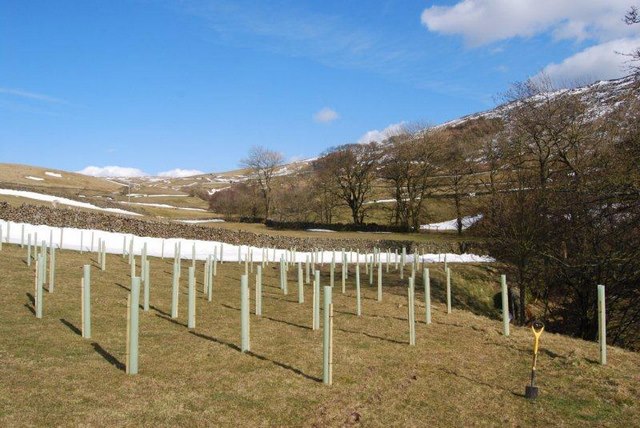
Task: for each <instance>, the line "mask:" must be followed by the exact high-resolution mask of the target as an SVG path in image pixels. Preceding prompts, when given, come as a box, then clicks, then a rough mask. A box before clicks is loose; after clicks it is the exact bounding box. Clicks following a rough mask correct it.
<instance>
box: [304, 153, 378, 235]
mask: <svg viewBox="0 0 640 428" xmlns="http://www.w3.org/2000/svg"><path fill="white" fill-rule="evenodd" d="M379 158H380V148H379V146H378V145H377V144H376V143H370V144H353V145H348V146H343V147H339V148H338V149H336V150H334V151H332V152H330V153H328V154H326V155H325V156H323V157H321V158H320V159H318V160H317V161H315V162H314V169H315V170H316V171H317V173H318V174H320V175H321V176H322V177H325V179H327V180H330V182H331V183H332V184H333V186H331V187H330V189H333V191H334V192H335V195H336V196H337V197H339V198H340V199H341V200H343V201H344V202H345V203H346V204H347V206H349V209H350V210H351V217H352V219H353V222H354V224H362V223H363V222H364V217H365V213H366V210H365V209H364V203H365V201H366V200H367V197H368V196H369V195H370V194H371V191H372V189H373V182H374V180H375V178H376V168H377V165H378V160H379Z"/></svg>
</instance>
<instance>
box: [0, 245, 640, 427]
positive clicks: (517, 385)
mask: <svg viewBox="0 0 640 428" xmlns="http://www.w3.org/2000/svg"><path fill="white" fill-rule="evenodd" d="M24 255H25V252H24V250H23V249H20V248H19V247H18V246H15V245H11V246H10V245H5V246H4V248H3V250H2V252H0V271H2V272H3V277H4V288H5V291H4V292H3V293H1V294H0V317H2V320H3V323H2V324H1V325H0V356H1V358H2V361H3V364H2V365H1V366H0V376H1V377H2V379H3V382H1V383H0V424H2V425H3V426H34V425H35V426H57V425H78V424H88V425H109V426H113V425H120V426H122V425H128V426H140V425H158V426H160V425H190V426H205V425H209V424H211V423H212V421H216V423H217V424H219V425H234V426H238V425H241V426H249V425H251V426H258V425H269V426H274V425H277V426H283V425H293V426H318V427H320V426H355V425H363V426H372V425H375V426H394V425H402V426H424V425H426V424H428V425H430V426H469V425H490V426H495V425H500V426H543V425H548V426H633V425H635V424H636V423H637V420H638V418H640V407H639V404H638V400H637V397H638V396H639V395H640V389H639V388H640V369H639V368H640V356H639V355H638V354H636V353H632V352H628V351H624V350H621V349H618V348H613V347H610V348H609V363H608V365H607V366H601V365H599V364H598V363H597V355H598V351H597V345H596V344H595V343H592V342H585V341H581V340H576V339H571V338H568V337H564V336H560V335H555V334H548V333H545V334H543V336H542V339H541V353H540V357H539V362H538V385H539V387H540V397H539V398H538V400H537V401H535V402H530V401H528V400H526V399H525V398H524V397H523V396H522V394H523V392H524V386H525V385H526V384H527V382H528V381H529V373H530V364H531V345H532V335H531V332H530V331H529V330H528V329H526V328H517V327H513V328H512V334H511V336H510V337H508V338H506V337H503V336H502V335H501V323H500V321H499V320H497V319H494V318H489V317H487V316H480V315H475V314H473V313H472V312H470V311H469V310H471V311H476V312H478V311H487V310H488V311H489V312H485V313H486V314H487V315H491V309H490V308H488V307H487V302H486V301H484V300H480V296H482V294H480V295H478V294H469V293H470V291H471V290H472V288H470V287H471V286H473V285H474V284H475V286H476V287H482V288H484V289H486V290H487V291H490V290H496V289H497V274H498V273H499V270H498V269H496V268H495V267H491V266H473V265H466V266H459V267H456V266H453V271H454V274H453V284H454V290H453V292H454V311H453V313H452V314H450V315H447V314H446V310H445V305H444V304H443V296H444V288H443V283H444V282H443V281H444V275H443V273H442V269H441V268H442V266H441V265H436V264H434V265H432V266H431V268H432V278H433V282H432V287H433V296H434V308H433V311H434V312H433V323H432V324H431V325H426V324H424V321H423V317H424V312H423V311H424V304H423V295H422V292H421V288H420V287H418V288H417V292H416V300H417V302H418V304H417V308H416V317H417V319H418V325H417V327H416V329H417V344H416V346H415V347H414V346H409V345H408V344H407V318H406V316H407V307H406V295H405V281H400V280H399V279H398V276H397V272H391V273H390V274H388V275H385V278H384V284H385V285H384V298H383V301H382V302H381V303H378V302H376V301H375V299H376V297H375V288H373V287H369V286H366V285H365V286H363V293H364V294H363V315H362V316H361V317H357V316H356V315H355V313H354V304H355V303H354V302H355V301H354V285H353V275H351V276H350V279H349V281H348V285H347V292H346V294H342V293H340V291H339V287H336V289H335V291H334V305H335V310H334V311H335V318H334V332H335V333H334V335H335V336H334V346H335V351H334V384H333V385H332V386H330V387H328V386H326V385H323V384H322V383H321V382H320V381H319V379H320V377H321V373H322V366H321V361H322V346H321V344H322V340H321V332H319V331H313V330H311V328H310V323H311V306H310V305H311V303H310V302H311V288H310V287H305V290H306V291H305V302H306V303H304V304H299V303H297V292H295V287H296V285H295V278H294V276H295V275H294V273H290V275H291V276H290V279H289V281H290V287H291V291H290V292H289V294H288V295H283V294H282V292H281V291H280V289H279V287H278V285H277V281H278V271H277V269H275V267H274V266H273V265H272V266H271V267H268V268H267V269H266V270H265V279H264V284H265V291H264V292H265V296H264V299H263V304H264V309H263V314H264V315H263V316H262V317H257V316H255V315H253V304H252V315H251V321H250V322H251V348H252V351H251V352H249V353H246V354H242V353H241V352H240V351H239V348H238V344H239V337H240V328H239V312H238V311H239V297H238V278H239V275H240V274H241V273H242V271H243V269H244V267H243V266H239V265H238V264H236V263H225V264H224V265H220V266H219V271H218V276H217V278H216V282H215V289H214V299H213V302H207V301H206V298H204V295H203V294H202V293H201V292H200V290H201V289H202V284H201V282H200V279H201V276H202V275H201V274H202V264H201V263H200V262H198V263H197V266H196V270H197V272H198V273H197V278H198V286H197V289H198V290H199V291H198V296H197V299H196V305H197V325H196V328H195V329H193V330H188V329H187V328H186V326H185V324H184V323H185V322H186V321H185V320H186V300H187V299H186V282H185V281H182V285H181V287H182V292H181V298H180V307H179V311H180V312H179V313H180V316H179V318H178V319H175V320H174V319H171V318H170V317H169V316H168V313H169V311H170V309H169V308H170V294H171V291H170V290H171V285H170V284H171V275H170V273H169V271H170V270H171V269H170V267H171V261H170V260H164V261H163V260H160V259H158V258H151V270H150V272H151V283H152V284H153V285H152V289H151V290H152V291H151V310H150V311H148V312H142V311H141V313H140V328H141V331H140V374H139V375H137V376H129V375H126V374H125V373H124V361H125V331H126V310H125V305H126V297H127V295H128V289H129V282H130V279H129V277H128V275H129V270H130V269H129V266H128V264H127V263H126V260H125V259H123V258H122V257H120V256H119V255H108V256H107V271H106V272H101V271H100V270H99V269H98V268H97V267H96V265H95V261H94V260H93V259H95V257H94V254H90V253H85V254H84V255H82V254H79V253H77V252H73V251H68V250H63V251H60V252H58V254H57V256H58V259H57V273H56V275H57V276H56V277H57V280H56V281H57V282H56V284H57V285H56V289H55V292H54V293H47V294H46V295H45V312H44V314H45V315H44V318H43V319H42V320H38V319H36V318H35V317H34V315H33V313H32V310H33V306H32V300H31V299H32V293H33V272H32V269H29V268H27V266H26V265H25V264H24V263H23V259H24ZM87 263H88V264H92V265H93V266H94V267H93V268H92V274H91V278H92V279H91V280H92V283H91V293H92V294H91V295H92V301H93V303H92V306H93V309H92V311H93V315H92V324H93V328H92V329H93V333H92V338H91V339H89V340H86V339H82V338H81V337H80V335H79V331H80V330H79V329H80V328H81V321H80V304H79V302H80V289H79V286H78V284H79V281H80V276H81V273H80V270H79V269H80V267H81V266H82V265H83V264H87ZM190 265H191V262H190V261H185V262H183V270H184V271H185V272H186V270H187V267H188V266H190ZM322 281H323V283H325V284H326V283H327V281H328V276H327V271H326V268H325V270H323V274H322ZM482 288H476V289H477V290H480V289H482ZM252 295H253V285H252ZM467 299H468V300H467ZM252 301H253V297H252ZM489 304H490V303H489ZM483 308H484V309H483ZM491 316H493V315H491ZM16 332H18V333H16Z"/></svg>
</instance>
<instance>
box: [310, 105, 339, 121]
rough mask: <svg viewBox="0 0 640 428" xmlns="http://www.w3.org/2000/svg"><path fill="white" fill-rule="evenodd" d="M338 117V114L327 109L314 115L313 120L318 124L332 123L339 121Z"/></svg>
mask: <svg viewBox="0 0 640 428" xmlns="http://www.w3.org/2000/svg"><path fill="white" fill-rule="evenodd" d="M338 117H339V116H338V113H337V112H336V111H335V110H333V109H332V108H329V107H325V108H323V109H321V110H319V111H317V112H315V113H314V114H313V120H314V121H316V122H318V123H330V122H333V121H334V120H336V119H338Z"/></svg>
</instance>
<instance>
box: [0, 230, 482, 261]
mask: <svg viewBox="0 0 640 428" xmlns="http://www.w3.org/2000/svg"><path fill="white" fill-rule="evenodd" d="M8 224H11V228H10V230H11V232H10V233H11V234H10V235H9V236H5V237H3V238H4V240H5V242H7V243H12V244H19V243H20V241H21V239H22V238H21V234H22V226H24V231H25V233H30V234H32V235H34V234H35V233H38V235H39V236H43V237H49V236H52V237H53V241H52V242H51V243H50V245H55V246H56V247H58V248H60V247H62V248H64V249H68V250H80V242H81V241H83V242H84V247H83V250H90V248H89V247H88V246H87V245H86V243H87V242H91V238H90V235H91V234H93V235H94V239H95V240H97V239H100V240H102V242H104V243H105V250H106V252H107V253H110V254H122V244H123V240H126V248H127V249H128V248H129V242H131V239H133V252H134V254H136V255H137V254H141V252H142V249H143V247H144V245H145V244H147V255H148V256H151V257H160V256H161V255H162V247H163V245H162V244H163V242H164V248H165V252H164V256H165V257H173V256H174V249H175V246H174V244H177V243H179V244H180V248H181V252H180V254H179V257H180V258H182V259H187V260H191V257H192V250H193V248H194V246H195V258H196V259H197V260H206V259H207V258H208V257H209V256H210V255H212V254H214V252H216V254H218V256H220V255H222V259H223V260H224V261H238V256H240V260H244V259H245V257H246V256H247V255H249V254H250V253H252V254H253V260H254V261H255V262H260V261H262V257H263V255H264V256H265V260H269V261H272V262H277V261H279V260H280V259H281V257H283V256H285V257H287V258H291V259H293V261H295V262H304V261H305V260H307V257H310V255H311V253H310V252H302V251H296V252H294V253H293V255H292V254H291V252H290V250H284V249H274V248H267V249H263V248H260V247H250V246H248V245H240V246H238V245H231V244H227V243H222V242H218V241H201V240H192V239H182V238H169V239H163V238H151V237H141V236H134V235H131V234H124V233H117V232H106V231H103V230H97V229H75V228H70V227H65V228H63V229H64V241H63V242H62V245H61V242H60V238H61V231H62V228H59V227H51V226H44V225H39V226H35V225H32V224H28V223H15V222H7V221H5V220H0V226H1V227H2V230H3V232H4V233H6V231H7V230H8V229H9V227H7V226H8ZM51 232H53V233H52V234H51ZM82 235H84V236H83V238H84V239H83V240H82V239H81V236H82ZM263 250H264V251H263ZM314 254H315V255H316V260H327V261H328V260H331V257H332V256H333V254H334V252H333V251H319V252H315V253H314ZM345 255H346V256H347V260H348V261H349V263H355V262H356V261H360V263H364V262H366V261H368V260H369V258H370V257H371V255H370V254H364V253H363V254H360V257H359V259H358V253H356V252H346V253H345ZM388 256H390V257H389V261H390V262H395V261H396V259H397V260H398V261H399V260H400V256H396V255H395V254H387V253H384V252H382V253H380V254H379V255H378V257H380V261H381V262H382V263H385V262H386V261H387V257H388ZM413 257H414V256H413V255H411V254H407V256H406V262H407V263H413V261H414V260H413ZM420 257H421V258H422V259H423V260H424V261H425V262H427V263H438V262H443V261H445V258H446V261H447V262H448V263H492V262H495V259H494V258H492V257H489V256H478V255H476V254H452V253H449V254H425V255H423V256H420Z"/></svg>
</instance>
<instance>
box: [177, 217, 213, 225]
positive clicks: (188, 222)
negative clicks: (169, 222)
mask: <svg viewBox="0 0 640 428" xmlns="http://www.w3.org/2000/svg"><path fill="white" fill-rule="evenodd" d="M176 222H178V223H186V224H200V223H224V220H223V219H221V218H210V219H209V220H176Z"/></svg>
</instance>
